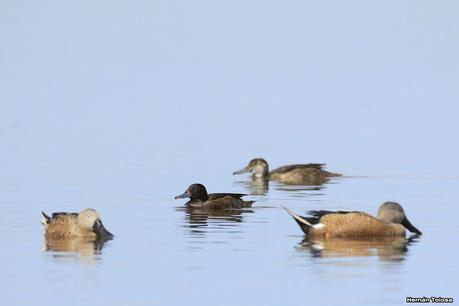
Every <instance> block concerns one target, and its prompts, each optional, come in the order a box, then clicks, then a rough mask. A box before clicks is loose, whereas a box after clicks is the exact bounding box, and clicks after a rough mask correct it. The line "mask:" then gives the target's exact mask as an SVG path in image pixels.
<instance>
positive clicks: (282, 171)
mask: <svg viewBox="0 0 459 306" xmlns="http://www.w3.org/2000/svg"><path fill="white" fill-rule="evenodd" d="M324 166H325V165H324V164H295V165H286V166H282V167H279V168H276V169H274V170H272V171H269V166H268V163H267V162H266V160H264V159H263V158H255V159H252V160H251V161H250V162H249V164H248V165H247V166H245V167H244V168H242V169H241V170H238V171H235V172H233V174H242V173H246V172H250V173H252V177H253V178H258V179H259V178H263V179H266V180H272V181H278V182H281V183H284V184H292V185H321V184H324V183H325V182H327V181H328V179H329V178H330V177H336V176H341V174H338V173H332V172H328V171H325V170H323V167H324Z"/></svg>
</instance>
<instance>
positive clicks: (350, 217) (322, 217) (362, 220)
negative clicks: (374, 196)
mask: <svg viewBox="0 0 459 306" xmlns="http://www.w3.org/2000/svg"><path fill="white" fill-rule="evenodd" d="M285 209H286V208H285ZM286 210H287V212H288V213H289V214H290V215H291V216H292V217H293V219H295V221H296V222H297V223H298V225H299V226H300V228H301V229H302V230H303V232H304V233H305V234H306V235H307V236H308V237H310V238H315V237H323V238H336V237H341V238H359V237H361V238H365V237H387V236H405V229H408V230H409V231H410V232H413V233H416V234H418V235H421V234H422V233H421V231H420V230H418V229H417V228H416V227H414V225H412V224H411V223H410V221H409V220H408V218H407V217H406V215H405V212H404V210H403V207H402V206H401V205H400V204H398V203H396V202H386V203H384V204H382V205H381V207H379V210H378V217H377V218H375V217H373V216H371V215H369V214H367V213H364V212H360V211H327V210H314V211H309V212H308V213H309V214H310V215H311V217H302V216H299V215H297V214H295V213H293V212H291V211H290V210H288V209H286Z"/></svg>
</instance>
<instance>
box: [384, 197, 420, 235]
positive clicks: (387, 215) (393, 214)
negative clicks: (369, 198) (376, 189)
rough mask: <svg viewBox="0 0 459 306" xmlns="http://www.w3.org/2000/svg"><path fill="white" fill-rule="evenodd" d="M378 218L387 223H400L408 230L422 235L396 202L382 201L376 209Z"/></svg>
mask: <svg viewBox="0 0 459 306" xmlns="http://www.w3.org/2000/svg"><path fill="white" fill-rule="evenodd" d="M378 219H379V220H382V221H384V222H387V223H396V224H401V225H403V226H404V227H405V228H406V229H407V230H409V231H410V232H412V233H416V234H418V235H422V232H421V231H420V230H418V229H417V228H416V227H415V226H414V225H413V224H411V222H410V221H409V220H408V218H407V217H406V215H405V211H404V210H403V207H402V205H400V204H398V203H396V202H385V203H383V204H382V205H381V206H380V207H379V209H378Z"/></svg>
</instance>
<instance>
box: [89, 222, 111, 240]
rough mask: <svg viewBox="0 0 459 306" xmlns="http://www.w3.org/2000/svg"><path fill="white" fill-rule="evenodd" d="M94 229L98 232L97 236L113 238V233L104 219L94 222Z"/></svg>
mask: <svg viewBox="0 0 459 306" xmlns="http://www.w3.org/2000/svg"><path fill="white" fill-rule="evenodd" d="M93 228H94V231H95V232H96V233H97V236H98V237H99V238H101V239H111V238H113V234H112V233H110V232H109V231H108V230H107V229H106V228H105V226H104V224H103V223H102V221H100V220H97V221H96V223H94V227H93Z"/></svg>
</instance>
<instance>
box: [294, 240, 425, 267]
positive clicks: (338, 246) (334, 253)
mask: <svg viewBox="0 0 459 306" xmlns="http://www.w3.org/2000/svg"><path fill="white" fill-rule="evenodd" d="M417 238H418V235H412V236H411V237H410V238H408V239H406V238H405V237H384V238H378V239H375V238H362V239H349V238H315V239H311V238H304V240H303V241H302V242H301V243H300V244H299V245H298V246H297V249H298V250H300V251H309V252H310V253H311V255H312V256H313V257H318V258H343V257H370V256H378V258H379V260H381V261H389V262H399V261H403V260H404V259H405V257H406V254H407V252H408V248H409V246H410V245H411V244H413V243H415V242H417Z"/></svg>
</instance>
